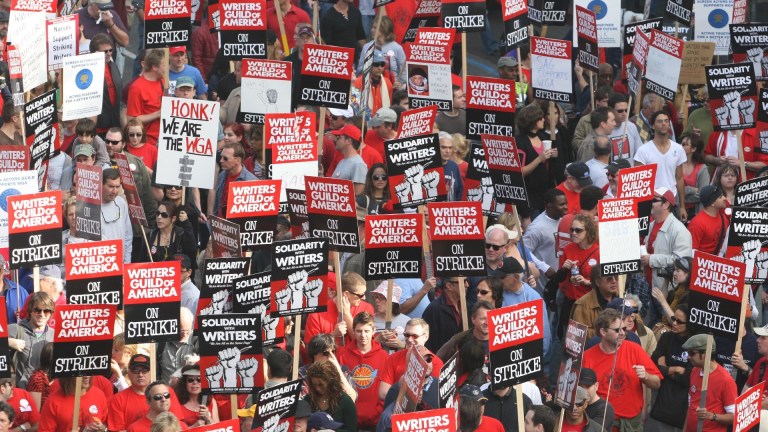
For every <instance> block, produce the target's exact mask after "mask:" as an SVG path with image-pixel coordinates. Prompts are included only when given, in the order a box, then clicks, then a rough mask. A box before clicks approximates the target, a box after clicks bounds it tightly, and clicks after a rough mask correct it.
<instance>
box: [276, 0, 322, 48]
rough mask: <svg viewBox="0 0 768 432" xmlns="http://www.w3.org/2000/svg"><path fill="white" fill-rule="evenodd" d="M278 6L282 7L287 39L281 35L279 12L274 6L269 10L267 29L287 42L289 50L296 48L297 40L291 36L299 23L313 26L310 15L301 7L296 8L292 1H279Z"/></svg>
mask: <svg viewBox="0 0 768 432" xmlns="http://www.w3.org/2000/svg"><path fill="white" fill-rule="evenodd" d="M277 4H279V5H280V10H281V11H282V12H283V27H284V29H285V39H283V37H282V36H283V35H282V34H281V33H280V24H279V22H278V19H277V10H275V6H274V5H273V6H270V7H269V8H268V9H267V29H269V30H272V31H273V32H275V34H276V35H277V37H278V38H279V39H280V40H281V41H282V40H287V41H288V48H289V49H293V47H294V46H296V40H295V39H294V38H293V37H291V36H292V35H293V33H294V30H295V29H296V24H298V23H307V24H312V21H311V20H310V19H309V14H307V13H306V12H304V10H303V9H301V8H300V7H297V6H295V5H294V4H293V3H292V2H291V0H278V2H277ZM281 43H282V42H281ZM281 46H282V45H281ZM289 53H290V51H288V52H286V53H285V54H286V55H288V54H289Z"/></svg>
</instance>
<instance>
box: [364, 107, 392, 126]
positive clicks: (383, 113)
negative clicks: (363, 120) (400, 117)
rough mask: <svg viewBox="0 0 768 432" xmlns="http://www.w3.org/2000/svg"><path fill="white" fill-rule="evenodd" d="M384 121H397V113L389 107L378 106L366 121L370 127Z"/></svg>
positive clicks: (379, 124) (381, 123)
mask: <svg viewBox="0 0 768 432" xmlns="http://www.w3.org/2000/svg"><path fill="white" fill-rule="evenodd" d="M384 123H397V113H396V112H395V111H394V110H393V109H391V108H380V109H379V110H378V111H376V114H374V115H373V117H371V120H369V121H368V125H369V126H370V127H376V126H381V125H383V124H384Z"/></svg>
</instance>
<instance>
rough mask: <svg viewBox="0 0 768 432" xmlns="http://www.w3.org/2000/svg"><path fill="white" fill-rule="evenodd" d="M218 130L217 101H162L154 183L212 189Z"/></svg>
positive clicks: (177, 99)
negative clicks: (158, 161)
mask: <svg viewBox="0 0 768 432" xmlns="http://www.w3.org/2000/svg"><path fill="white" fill-rule="evenodd" d="M219 127H220V124H219V102H218V101H203V100H193V99H181V98H175V97H163V104H162V107H161V108H160V137H159V138H158V140H157V159H158V160H161V161H163V163H161V164H158V165H157V171H155V174H156V177H157V181H156V183H157V184H163V185H169V186H186V187H198V188H203V189H213V178H214V167H215V165H216V143H217V141H218V137H219ZM193 172H194V175H193Z"/></svg>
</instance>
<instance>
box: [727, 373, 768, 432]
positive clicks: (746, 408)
mask: <svg viewBox="0 0 768 432" xmlns="http://www.w3.org/2000/svg"><path fill="white" fill-rule="evenodd" d="M764 386H765V381H761V382H760V383H758V384H756V385H754V386H753V387H750V388H749V389H747V390H746V391H745V392H744V393H742V394H741V396H737V397H736V412H735V413H734V414H733V432H745V431H749V430H751V429H752V428H753V427H755V426H757V425H758V424H760V409H761V407H762V401H763V387H764Z"/></svg>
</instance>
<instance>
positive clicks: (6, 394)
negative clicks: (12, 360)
mask: <svg viewBox="0 0 768 432" xmlns="http://www.w3.org/2000/svg"><path fill="white" fill-rule="evenodd" d="M13 383H14V380H13V378H0V401H2V402H6V403H8V404H9V405H10V406H12V407H13V411H14V413H15V415H14V417H13V424H12V425H11V429H13V428H19V431H20V432H26V431H28V430H30V429H31V428H33V427H34V428H37V423H38V422H40V411H39V409H38V408H37V406H35V401H34V400H33V399H32V395H31V394H29V392H28V391H26V390H24V389H20V388H16V387H15V386H14V385H13Z"/></svg>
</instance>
